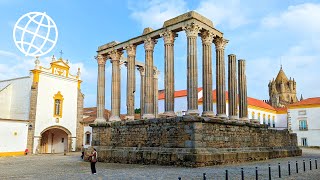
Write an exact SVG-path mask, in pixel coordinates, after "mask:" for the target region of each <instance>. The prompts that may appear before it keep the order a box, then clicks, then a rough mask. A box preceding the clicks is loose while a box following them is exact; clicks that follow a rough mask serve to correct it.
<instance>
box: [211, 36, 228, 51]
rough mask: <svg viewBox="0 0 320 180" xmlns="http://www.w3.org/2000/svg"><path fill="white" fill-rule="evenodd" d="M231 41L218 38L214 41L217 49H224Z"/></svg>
mask: <svg viewBox="0 0 320 180" xmlns="http://www.w3.org/2000/svg"><path fill="white" fill-rule="evenodd" d="M228 42H229V40H226V39H224V38H223V37H216V38H214V40H213V43H214V44H215V45H216V49H217V50H220V49H224V48H225V46H226V44H227V43H228Z"/></svg>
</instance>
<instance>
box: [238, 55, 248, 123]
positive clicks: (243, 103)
mask: <svg viewBox="0 0 320 180" xmlns="http://www.w3.org/2000/svg"><path fill="white" fill-rule="evenodd" d="M245 63H246V61H245V60H243V59H240V60H239V61H238V68H239V69H238V73H239V74H238V78H239V85H238V86H239V120H240V121H243V122H248V120H249V119H248V100H247V78H246V64H245Z"/></svg>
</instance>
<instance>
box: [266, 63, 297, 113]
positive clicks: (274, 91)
mask: <svg viewBox="0 0 320 180" xmlns="http://www.w3.org/2000/svg"><path fill="white" fill-rule="evenodd" d="M268 87H269V100H270V101H269V102H270V105H271V106H273V107H284V106H286V105H288V104H291V103H294V102H297V101H298V99H297V92H296V90H297V89H296V82H295V81H294V79H291V77H290V79H288V78H287V76H286V74H285V73H284V71H283V69H282V66H281V68H280V71H279V73H278V75H277V77H276V79H272V81H270V82H269V84H268Z"/></svg>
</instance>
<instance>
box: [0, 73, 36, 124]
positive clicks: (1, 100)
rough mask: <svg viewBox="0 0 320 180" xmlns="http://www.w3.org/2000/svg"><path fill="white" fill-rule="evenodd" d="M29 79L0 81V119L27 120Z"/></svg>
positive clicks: (30, 80) (29, 90)
mask: <svg viewBox="0 0 320 180" xmlns="http://www.w3.org/2000/svg"><path fill="white" fill-rule="evenodd" d="M31 83H32V79H31V77H29V76H27V77H22V78H16V79H10V80H5V81H0V118H3V119H20V120H28V119H29V109H30V92H31V89H30V87H31Z"/></svg>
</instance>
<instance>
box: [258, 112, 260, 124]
mask: <svg viewBox="0 0 320 180" xmlns="http://www.w3.org/2000/svg"><path fill="white" fill-rule="evenodd" d="M258 120H259V122H260V113H258Z"/></svg>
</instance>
